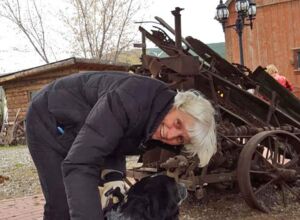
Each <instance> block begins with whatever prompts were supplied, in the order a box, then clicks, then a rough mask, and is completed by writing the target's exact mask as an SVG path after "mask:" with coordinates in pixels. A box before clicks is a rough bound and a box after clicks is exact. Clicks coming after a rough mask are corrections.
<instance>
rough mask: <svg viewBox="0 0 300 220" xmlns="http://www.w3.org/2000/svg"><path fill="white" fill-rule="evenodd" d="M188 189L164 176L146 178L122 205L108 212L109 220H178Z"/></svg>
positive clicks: (106, 215)
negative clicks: (180, 207) (180, 206)
mask: <svg viewBox="0 0 300 220" xmlns="http://www.w3.org/2000/svg"><path fill="white" fill-rule="evenodd" d="M186 196H187V190H186V188H185V187H184V186H183V185H181V184H177V183H176V182H175V180H174V179H173V178H170V177H168V176H165V175H157V176H153V177H146V178H143V179H142V180H141V181H139V182H137V183H136V184H135V185H133V186H132V187H131V188H130V190H129V191H128V193H127V198H126V199H125V200H124V202H122V203H121V204H118V205H117V206H115V207H113V209H112V210H110V211H109V212H106V214H105V217H106V219H107V220H117V219H118V220H150V219H151V220H176V219H178V215H179V204H180V203H181V201H182V200H184V199H185V198H186Z"/></svg>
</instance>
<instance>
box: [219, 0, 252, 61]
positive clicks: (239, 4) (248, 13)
mask: <svg viewBox="0 0 300 220" xmlns="http://www.w3.org/2000/svg"><path fill="white" fill-rule="evenodd" d="M216 9H217V12H216V17H215V19H216V20H218V21H219V22H220V23H221V24H222V27H223V31H224V32H225V28H231V27H232V28H234V29H235V31H236V33H237V34H238V37H239V47H240V62H241V64H242V65H244V54H243V29H244V26H250V28H251V29H252V27H253V20H254V19H255V15H256V4H255V2H254V1H253V0H236V1H235V10H236V11H237V13H238V16H237V18H236V21H235V24H232V25H226V22H227V19H228V17H229V11H228V8H227V6H226V4H224V3H223V1H222V0H220V4H219V5H218V6H217V8H216ZM246 18H247V20H248V21H249V23H246V21H245V19H246Z"/></svg>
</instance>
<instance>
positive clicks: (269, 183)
mask: <svg viewBox="0 0 300 220" xmlns="http://www.w3.org/2000/svg"><path fill="white" fill-rule="evenodd" d="M276 180H277V178H275V179H272V180H270V181H269V182H267V183H266V184H265V185H263V186H261V187H259V188H258V189H257V190H256V191H255V192H254V194H255V195H257V194H258V193H259V192H260V191H262V190H264V189H266V188H267V187H268V186H269V185H271V184H272V183H273V182H275V181H276Z"/></svg>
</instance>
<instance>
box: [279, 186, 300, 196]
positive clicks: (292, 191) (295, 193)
mask: <svg viewBox="0 0 300 220" xmlns="http://www.w3.org/2000/svg"><path fill="white" fill-rule="evenodd" d="M282 183H283V185H284V187H285V188H287V189H288V190H289V191H290V192H291V193H293V194H294V195H295V196H296V197H297V199H298V200H300V195H299V193H297V192H295V190H294V189H292V188H291V187H290V186H289V185H288V184H286V183H285V182H282Z"/></svg>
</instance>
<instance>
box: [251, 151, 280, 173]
mask: <svg viewBox="0 0 300 220" xmlns="http://www.w3.org/2000/svg"><path fill="white" fill-rule="evenodd" d="M255 152H256V154H257V155H259V156H260V158H261V159H262V160H263V161H264V162H265V163H266V164H267V165H269V166H270V167H271V168H273V169H276V167H275V166H274V165H273V164H272V163H270V162H269V161H268V160H267V159H266V158H265V157H264V156H263V155H262V154H261V153H260V152H259V151H257V150H256V151H255Z"/></svg>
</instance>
